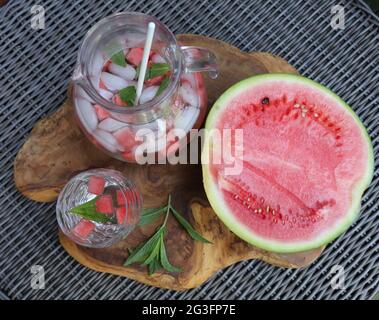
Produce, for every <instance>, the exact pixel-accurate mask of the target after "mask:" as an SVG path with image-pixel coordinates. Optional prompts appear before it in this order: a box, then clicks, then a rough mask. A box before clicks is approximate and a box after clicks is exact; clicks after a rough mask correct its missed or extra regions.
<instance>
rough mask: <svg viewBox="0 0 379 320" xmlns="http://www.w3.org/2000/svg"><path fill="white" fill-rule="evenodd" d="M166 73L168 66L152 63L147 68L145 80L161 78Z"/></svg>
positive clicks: (168, 69)
mask: <svg viewBox="0 0 379 320" xmlns="http://www.w3.org/2000/svg"><path fill="white" fill-rule="evenodd" d="M168 71H170V66H169V65H168V64H167V63H153V64H152V65H151V66H150V68H149V74H148V77H147V78H146V79H151V78H155V77H159V76H163V75H165V74H166V73H167V72H168Z"/></svg>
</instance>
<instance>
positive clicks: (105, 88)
mask: <svg viewBox="0 0 379 320" xmlns="http://www.w3.org/2000/svg"><path fill="white" fill-rule="evenodd" d="M99 88H100V89H104V90H108V88H107V87H106V86H105V84H104V82H103V80H101V79H100V80H99Z"/></svg>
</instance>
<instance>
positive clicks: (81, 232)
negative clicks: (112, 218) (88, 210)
mask: <svg viewBox="0 0 379 320" xmlns="http://www.w3.org/2000/svg"><path fill="white" fill-rule="evenodd" d="M94 229H95V224H94V223H93V222H91V221H88V220H84V219H83V220H80V221H79V223H78V224H77V225H76V226H75V227H74V228H73V229H72V231H73V233H75V234H76V235H77V236H79V237H81V238H87V237H88V235H89V234H90V233H91V232H92V231H93V230H94Z"/></svg>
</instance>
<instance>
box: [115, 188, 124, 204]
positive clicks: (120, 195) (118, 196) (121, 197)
mask: <svg viewBox="0 0 379 320" xmlns="http://www.w3.org/2000/svg"><path fill="white" fill-rule="evenodd" d="M116 199H117V205H119V206H124V205H125V203H126V201H125V197H124V192H123V191H122V190H117V191H116Z"/></svg>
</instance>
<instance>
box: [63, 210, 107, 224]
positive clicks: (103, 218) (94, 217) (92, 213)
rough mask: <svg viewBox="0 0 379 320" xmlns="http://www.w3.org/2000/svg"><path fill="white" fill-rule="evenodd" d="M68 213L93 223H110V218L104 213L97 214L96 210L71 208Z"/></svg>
mask: <svg viewBox="0 0 379 320" xmlns="http://www.w3.org/2000/svg"><path fill="white" fill-rule="evenodd" d="M69 212H70V213H72V214H77V215H78V216H81V217H82V218H83V219H86V220H90V221H95V222H100V223H105V222H112V219H111V217H109V216H108V215H106V214H104V213H98V212H96V209H95V208H94V209H90V208H88V209H85V208H81V209H78V208H72V209H70V210H69Z"/></svg>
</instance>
